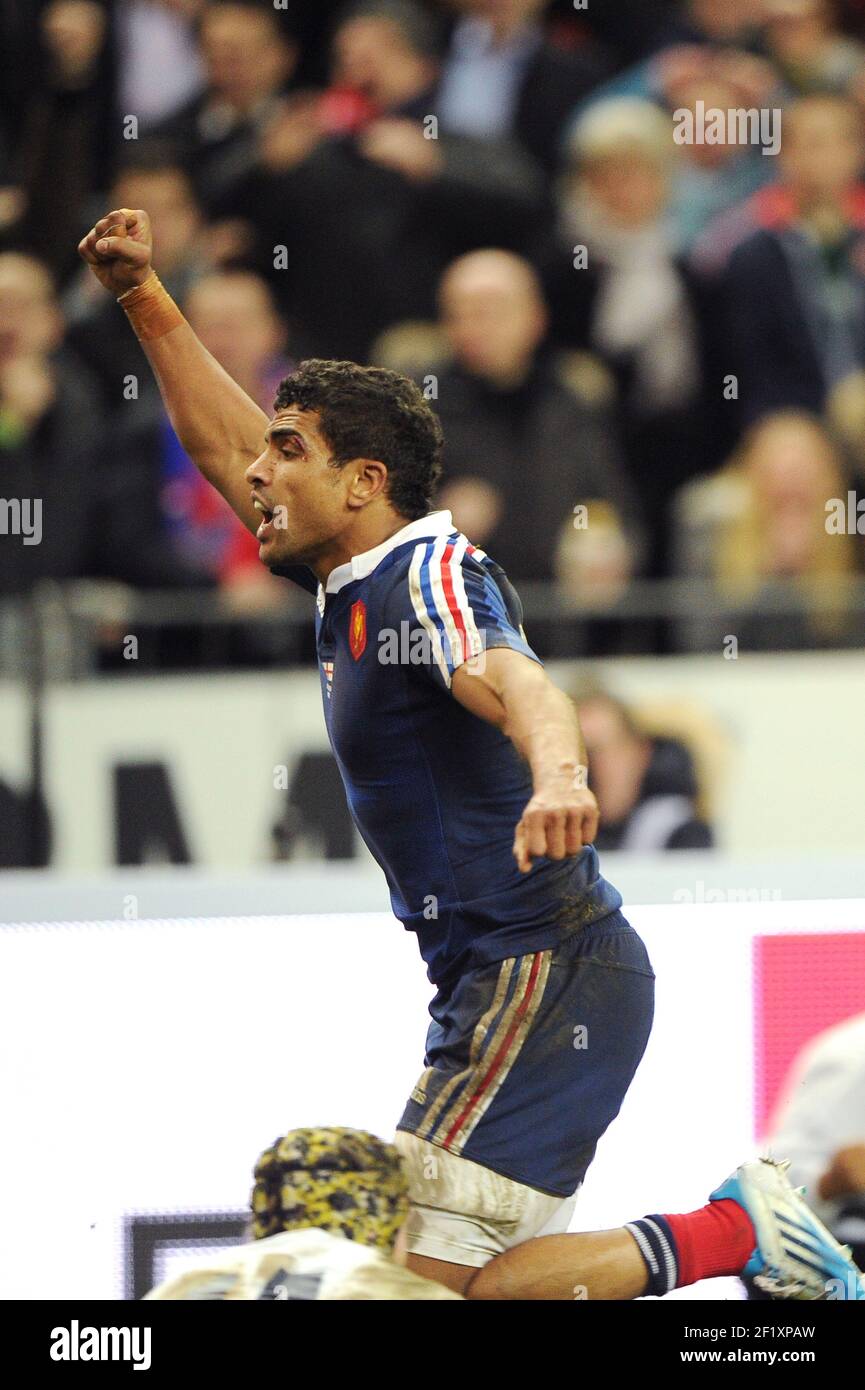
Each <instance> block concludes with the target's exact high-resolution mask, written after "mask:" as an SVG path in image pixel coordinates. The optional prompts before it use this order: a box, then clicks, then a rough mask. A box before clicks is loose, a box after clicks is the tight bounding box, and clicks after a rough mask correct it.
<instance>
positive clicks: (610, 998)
mask: <svg viewBox="0 0 865 1390" xmlns="http://www.w3.org/2000/svg"><path fill="white" fill-rule="evenodd" d="M79 250H80V253H81V255H82V257H83V258H84V260H85V261H87V262H88V263H89V264H90V266H91V268H92V269H93V272H94V274H95V275H96V276H97V278H98V279H99V280H100V282H101V283H102V284H103V285H104V286H105V287H107V288H108V289H109V290H111V291H112V292H113V293H114V294H115V295H116V296H117V297H118V299H119V302H120V304H121V306H122V308H123V309H124V310H125V312H126V314H127V316H128V318H129V320H130V322H131V324H132V327H133V328H134V330H135V332H136V333H137V335H138V337H139V339H140V340H141V342H142V345H143V347H144V350H145V351H146V353H147V355H148V358H149V360H150V363H151V365H152V367H153V370H154V372H155V375H156V378H157V380H158V383H159V386H160V390H161V392H162V396H163V399H164V401H165V404H166V408H167V410H168V413H169V415H170V418H171V421H172V424H173V425H174V428H175V430H176V432H177V434H178V437H179V439H180V441H181V443H182V444H183V447H184V448H185V449H186V451H187V453H188V454H189V455H190V457H191V458H192V459H193V461H194V462H195V464H196V465H197V466H198V468H199V469H200V470H201V472H202V473H203V475H204V476H205V477H206V478H207V479H208V480H209V481H210V482H211V483H212V484H213V486H214V487H216V488H217V489H218V490H219V491H220V492H221V493H222V495H223V496H224V497H225V498H226V499H227V500H228V502H229V503H230V504H231V506H232V507H233V508H234V510H235V511H236V513H237V515H238V516H239V517H240V518H241V520H242V521H243V522H244V523H245V524H246V525H247V526H248V527H249V528H250V529H251V530H252V531H253V532H254V533H255V535H256V536H257V538H258V541H259V544H260V551H259V554H260V558H261V560H262V561H263V563H264V564H265V565H267V566H268V567H269V568H270V569H271V570H272V571H273V572H274V573H275V574H278V575H283V576H285V577H287V578H289V579H291V580H293V581H294V582H296V583H297V584H299V585H301V586H302V587H303V588H305V589H307V590H309V592H310V593H311V594H314V595H315V598H316V609H317V622H316V631H317V645H318V656H319V667H320V678H321V689H322V698H323V705H324V714H325V720H326V724H327V729H328V734H329V737H330V741H331V744H332V747H333V750H334V755H335V757H336V760H337V763H338V765H339V768H340V772H341V774H342V778H343V781H344V784H345V789H346V795H347V798H348V803H349V807H350V809H351V813H352V816H353V818H354V820H355V823H356V825H357V827H358V830H359V831H360V834H361V835H362V836H363V838H364V840H365V842H366V844H367V845H368V846H369V848H370V850H371V852H372V854H373V856H374V857H375V859H376V860H377V861H378V863H379V864H380V865H381V867H382V869H383V870H384V873H385V875H386V878H387V881H388V885H389V888H390V893H391V901H392V904H393V910H394V914H395V915H396V917H397V918H399V920H401V921H402V923H403V924H404V926H405V927H406V928H407V929H409V930H411V931H413V932H415V934H416V936H417V939H418V944H419V946H420V951H421V955H422V956H423V958H424V960H425V962H426V965H427V969H428V973H429V978H430V980H431V981H432V982H433V983H434V984H435V986H436V991H437V992H436V994H435V997H434V999H433V1001H432V1003H431V1005H430V1013H431V1015H432V1023H431V1025H430V1027H429V1032H428V1036H427V1055H426V1059H425V1061H426V1065H425V1068H424V1070H423V1072H422V1074H421V1076H420V1077H419V1079H418V1082H417V1084H416V1086H415V1088H414V1090H413V1091H412V1093H411V1096H410V1098H409V1101H408V1103H407V1105H406V1107H405V1110H404V1112H403V1115H402V1118H401V1119H400V1121H399V1124H398V1129H397V1136H396V1144H397V1147H398V1149H399V1152H400V1154H401V1156H402V1159H403V1162H404V1164H405V1168H406V1173H407V1176H408V1181H409V1191H410V1194H411V1211H410V1214H409V1218H408V1222H407V1226H406V1248H407V1252H408V1253H407V1262H408V1266H409V1268H410V1269H412V1270H413V1271H414V1272H416V1273H418V1274H420V1275H422V1276H426V1277H428V1278H431V1279H435V1280H438V1281H439V1282H440V1283H442V1284H445V1285H446V1286H448V1287H449V1288H451V1289H453V1290H455V1291H456V1292H458V1293H461V1294H467V1295H468V1296H470V1297H475V1298H568V1299H570V1298H573V1297H574V1296H575V1295H574V1289H575V1288H586V1289H587V1290H588V1296H590V1297H602V1298H631V1297H635V1296H638V1295H639V1294H641V1293H645V1292H651V1293H659V1292H665V1291H666V1290H667V1289H668V1288H671V1287H675V1285H676V1284H677V1283H678V1282H690V1281H692V1280H693V1279H695V1278H700V1277H704V1276H705V1275H707V1274H709V1273H735V1272H738V1271H739V1270H740V1269H741V1268H742V1267H743V1264H744V1263H747V1262H750V1263H751V1265H752V1268H751V1269H749V1272H758V1273H760V1272H762V1273H763V1274H765V1277H766V1278H767V1279H769V1280H770V1281H772V1282H773V1283H774V1285H776V1286H777V1287H779V1288H781V1287H783V1288H788V1289H792V1288H794V1287H795V1288H798V1287H799V1286H800V1284H801V1286H802V1287H803V1288H808V1287H811V1288H812V1289H813V1288H816V1289H817V1293H816V1294H815V1293H813V1292H811V1293H810V1294H808V1296H820V1293H819V1290H820V1288H821V1287H822V1284H821V1283H820V1281H821V1280H822V1281H823V1282H824V1283H825V1279H828V1278H830V1277H832V1276H833V1274H834V1273H835V1272H836V1271H837V1269H838V1268H839V1267H841V1266H844V1267H845V1268H846V1267H847V1265H845V1261H846V1260H847V1257H846V1255H845V1254H844V1253H843V1251H841V1248H840V1247H838V1246H837V1245H836V1243H835V1242H834V1241H832V1238H831V1237H830V1236H829V1235H828V1233H827V1232H825V1231H824V1230H823V1228H822V1227H820V1226H819V1223H816V1219H815V1218H814V1217H813V1216H812V1215H811V1214H810V1212H808V1209H807V1207H805V1205H804V1203H802V1202H801V1199H800V1198H799V1197H798V1196H797V1195H796V1194H795V1193H794V1192H793V1190H792V1188H790V1186H789V1183H787V1181H786V1179H785V1178H784V1175H783V1170H782V1169H781V1168H780V1167H778V1166H776V1165H774V1164H770V1163H765V1162H761V1163H758V1164H746V1165H744V1167H743V1168H742V1169H740V1170H739V1173H738V1175H736V1176H735V1177H734V1178H733V1179H731V1180H730V1182H729V1183H728V1184H727V1185H726V1186H725V1187H724V1188H723V1189H719V1191H718V1192H717V1193H716V1194H714V1196H715V1200H713V1201H711V1202H710V1204H709V1206H708V1207H706V1208H704V1209H703V1210H702V1211H701V1212H697V1213H692V1214H689V1215H687V1216H682V1217H662V1216H658V1217H652V1218H647V1219H646V1221H645V1222H637V1223H634V1224H633V1225H632V1226H631V1227H629V1228H623V1229H622V1230H620V1231H617V1232H601V1233H594V1234H587V1235H565V1234H564V1232H566V1231H567V1227H568V1225H569V1223H570V1217H571V1213H572V1209H573V1202H574V1198H575V1195H576V1192H577V1190H578V1188H579V1186H580V1185H581V1183H582V1181H583V1179H584V1177H585V1174H586V1170H587V1168H588V1166H589V1164H590V1163H591V1161H592V1158H593V1156H594V1153H595V1149H596V1146H597V1143H598V1140H599V1139H600V1137H601V1135H602V1134H603V1133H604V1131H605V1130H606V1128H607V1126H608V1125H609V1124H610V1122H611V1121H612V1120H613V1119H614V1118H615V1116H616V1115H617V1114H618V1112H619V1109H620V1107H621V1104H622V1101H623V1099H624V1096H625V1093H626V1091H627V1089H628V1086H629V1085H630V1082H631V1080H632V1078H633V1075H634V1073H635V1071H636V1069H637V1066H638V1065H639V1062H640V1059H641V1058H642V1055H643V1052H644V1049H645V1047H646V1043H647V1040H648V1037H649V1032H650V1028H651V1023H652V1010H653V986H654V976H653V973H652V968H651V965H650V962H649V959H648V956H647V954H646V951H645V948H644V946H643V943H642V942H641V940H640V939H639V937H638V936H637V934H636V932H634V930H633V928H632V927H631V926H630V925H629V923H628V922H627V921H626V919H625V918H624V916H623V915H622V912H621V906H622V900H621V897H620V895H619V894H618V893H617V892H616V890H615V889H614V888H613V887H612V886H611V885H610V884H609V883H607V882H606V881H605V880H604V879H603V878H602V877H601V876H600V873H599V869H598V861H597V855H596V853H595V851H594V849H593V848H592V840H593V839H594V836H595V832H596V829H597V819H598V815H597V806H596V803H595V799H594V797H593V795H592V793H591V792H590V791H589V790H588V787H587V785H586V767H585V752H584V749H583V746H582V740H581V737H580V732H579V727H578V723H577V718H576V714H575V711H574V707H573V705H572V703H571V702H570V701H569V700H568V699H567V698H566V697H565V695H564V694H563V693H562V692H560V691H559V690H557V689H556V687H555V686H553V684H552V683H551V682H550V680H549V679H548V678H547V676H546V674H545V672H544V671H543V669H542V667H541V665H540V663H539V661H538V659H537V657H536V656H535V654H534V652H533V651H532V650H531V648H530V647H529V645H528V643H527V641H526V638H525V635H524V633H523V629H522V625H521V610H520V604H519V600H518V598H517V595H516V594H515V592H514V590H513V588H512V587H511V585H510V584H509V582H508V580H507V578H506V576H505V575H504V573H503V571H502V570H501V568H500V567H499V566H498V565H496V564H495V562H494V561H493V560H492V559H491V558H490V557H489V556H487V555H486V554H484V552H483V551H481V550H479V549H477V547H475V546H473V545H472V544H471V543H470V541H469V540H468V539H467V538H466V537H465V536H463V535H461V534H459V532H457V531H456V530H455V529H454V526H453V523H452V521H451V517H450V514H449V513H448V512H443V511H433V510H431V497H432V493H433V490H434V487H435V484H436V481H437V479H438V475H439V469H440V464H439V458H440V453H441V444H442V440H441V431H440V427H439V425H438V422H437V420H436V417H435V415H434V413H433V411H432V410H431V408H430V407H429V405H428V403H427V402H426V401H425V400H424V398H423V396H422V394H421V392H420V391H419V390H418V388H417V387H416V386H415V385H414V384H413V383H412V382H410V381H409V380H408V379H407V378H405V377H402V376H400V375H398V374H397V373H394V372H389V371H385V370H382V369H378V368H371V367H360V366H358V365H356V364H355V363H350V362H324V361H315V360H313V361H308V362H305V363H301V365H300V367H299V369H298V370H297V371H296V372H294V373H293V374H292V375H291V376H289V377H287V378H286V379H285V380H284V381H283V382H282V383H281V384H280V387H279V389H278V393H277V397H276V402H275V408H274V414H273V416H272V418H271V419H268V417H267V416H266V415H265V414H264V412H263V411H262V410H261V409H260V408H259V407H258V406H257V405H256V404H255V403H254V402H253V401H252V400H251V399H250V398H249V397H248V396H247V395H246V393H245V392H244V391H243V390H242V389H241V388H240V387H239V386H238V385H237V384H236V383H235V382H234V381H232V379H231V378H230V377H229V376H228V375H227V373H226V372H225V371H224V370H223V369H222V368H221V367H220V366H219V364H218V363H217V362H216V361H215V360H214V359H213V357H211V356H210V354H209V353H208V352H207V351H206V350H205V348H204V347H203V345H202V344H201V343H200V342H199V340H198V339H197V337H196V336H195V334H194V332H193V331H192V329H191V327H190V326H189V324H188V323H187V322H186V321H185V319H184V318H183V315H182V314H181V312H180V310H179V309H178V308H177V306H176V304H175V303H174V302H173V300H172V299H171V298H170V296H169V295H168V294H167V292H166V291H165V289H164V288H163V287H162V285H161V283H160V281H159V278H158V276H157V275H156V273H155V271H154V270H153V267H152V263H151V260H152V257H151V250H152V237H151V228H150V222H149V219H148V217H147V214H146V212H144V211H143V210H142V209H137V210H131V209H128V208H123V209H118V210H115V211H113V212H110V213H109V214H108V215H107V216H106V217H103V218H101V219H100V220H99V221H98V222H97V223H96V225H95V226H94V227H93V229H92V230H91V231H90V232H89V233H88V235H87V236H85V237H84V238H83V239H82V241H81V243H80V246H79ZM526 486H527V487H531V486H532V476H531V468H530V461H527V468H526ZM785 1223H786V1225H785ZM791 1225H792V1228H793V1229H792V1234H791V1232H790V1231H788V1230H787V1227H788V1226H791ZM797 1240H798V1242H799V1244H798V1246H797V1244H796V1242H797ZM803 1242H807V1244H806V1246H805V1248H807V1250H808V1252H809V1254H810V1256H811V1259H810V1262H809V1261H807V1260H804V1259H802V1258H801V1248H802V1246H803ZM797 1250H798V1252H799V1255H798V1259H799V1264H798V1265H796V1266H795V1270H794V1264H795V1261H796V1259H797ZM847 1264H849V1261H847ZM800 1266H801V1268H800ZM806 1266H809V1268H806ZM809 1269H810V1272H809ZM814 1271H816V1275H815V1273H814ZM815 1278H816V1279H817V1282H816V1284H815ZM809 1279H810V1285H809V1283H808V1281H809ZM857 1287H858V1284H857Z"/></svg>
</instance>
